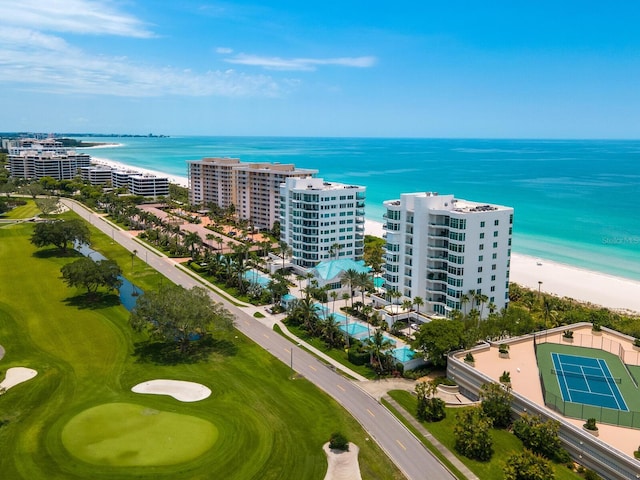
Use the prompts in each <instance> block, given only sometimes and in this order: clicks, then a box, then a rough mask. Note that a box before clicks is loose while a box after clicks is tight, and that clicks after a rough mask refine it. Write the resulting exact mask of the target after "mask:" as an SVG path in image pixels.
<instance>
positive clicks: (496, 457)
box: [389, 390, 582, 480]
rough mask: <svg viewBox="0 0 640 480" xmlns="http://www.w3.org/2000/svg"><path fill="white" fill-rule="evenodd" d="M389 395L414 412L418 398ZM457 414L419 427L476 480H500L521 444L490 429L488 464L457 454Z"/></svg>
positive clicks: (565, 472)
mask: <svg viewBox="0 0 640 480" xmlns="http://www.w3.org/2000/svg"><path fill="white" fill-rule="evenodd" d="M389 396H390V397H391V398H393V399H394V400H395V401H396V402H398V403H399V404H400V405H402V407H404V409H405V410H406V411H407V412H415V411H416V408H417V399H416V397H415V396H413V395H412V394H411V393H409V392H407V391H401V390H393V391H391V392H389ZM458 411H460V409H459V408H447V416H446V418H445V419H444V420H442V421H441V422H433V423H429V422H422V425H424V427H425V428H426V429H427V430H429V432H431V434H432V435H433V436H434V437H435V438H436V439H438V441H439V442H440V443H442V444H443V445H444V446H445V447H447V448H448V449H449V450H450V451H451V452H453V453H454V454H455V455H456V456H457V457H458V458H459V459H460V460H461V461H462V463H464V464H465V465H466V466H467V467H468V468H469V469H470V470H471V471H472V472H473V473H475V474H476V475H477V476H478V477H479V478H481V479H482V480H494V479H495V480H502V479H503V474H502V471H503V467H504V464H505V462H506V460H507V458H508V457H509V456H510V455H511V454H512V453H514V452H520V451H522V449H523V446H522V442H521V441H520V439H518V437H516V436H515V435H513V434H512V433H510V432H508V431H507V430H499V429H492V430H491V438H492V439H493V451H494V453H493V457H492V458H491V461H489V462H478V461H475V460H471V459H469V458H467V457H464V456H462V455H458V454H457V453H456V451H455V449H454V444H455V441H454V437H453V427H454V425H455V424H456V413H457V412H458ZM403 413H404V412H403ZM553 466H554V468H555V474H556V476H555V478H556V480H577V479H580V478H582V477H580V476H579V475H578V474H576V473H574V472H572V471H571V470H569V469H568V468H567V467H566V466H565V465H564V464H553Z"/></svg>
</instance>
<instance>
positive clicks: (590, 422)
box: [584, 418, 598, 431]
mask: <svg viewBox="0 0 640 480" xmlns="http://www.w3.org/2000/svg"><path fill="white" fill-rule="evenodd" d="M584 428H586V429H587V430H592V431H595V430H598V427H597V425H596V419H595V418H588V419H587V423H585V424H584Z"/></svg>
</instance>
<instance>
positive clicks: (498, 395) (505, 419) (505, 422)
mask: <svg viewBox="0 0 640 480" xmlns="http://www.w3.org/2000/svg"><path fill="white" fill-rule="evenodd" d="M511 399H512V397H511V393H510V392H509V390H507V389H505V388H503V387H501V386H500V385H498V384H497V383H485V384H484V385H482V388H480V400H482V402H481V403H480V407H481V408H482V411H483V412H484V414H485V415H486V416H487V417H489V418H490V419H491V420H492V421H493V426H494V427H496V428H506V427H508V426H509V425H510V424H511Z"/></svg>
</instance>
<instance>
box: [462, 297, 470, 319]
mask: <svg viewBox="0 0 640 480" xmlns="http://www.w3.org/2000/svg"><path fill="white" fill-rule="evenodd" d="M468 303H469V295H468V294H464V295H462V296H461V297H460V305H461V306H462V313H463V315H466V314H467V308H466V307H467V304H468Z"/></svg>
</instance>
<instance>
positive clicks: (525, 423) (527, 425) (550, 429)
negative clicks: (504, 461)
mask: <svg viewBox="0 0 640 480" xmlns="http://www.w3.org/2000/svg"><path fill="white" fill-rule="evenodd" d="M559 428H560V424H559V423H558V422H556V421H553V420H547V421H546V422H543V421H542V419H541V418H540V417H538V416H533V415H527V414H524V415H522V417H520V418H519V419H518V420H516V422H515V423H514V424H513V433H514V434H515V436H516V437H518V438H519V439H520V440H522V443H523V444H524V446H525V447H526V448H529V449H531V450H532V451H533V452H534V453H538V454H540V455H543V456H545V457H547V458H550V459H554V460H557V461H559V462H562V461H565V460H567V457H568V454H567V452H566V450H564V449H563V448H562V446H561V444H560V438H559V437H558V430H559Z"/></svg>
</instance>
